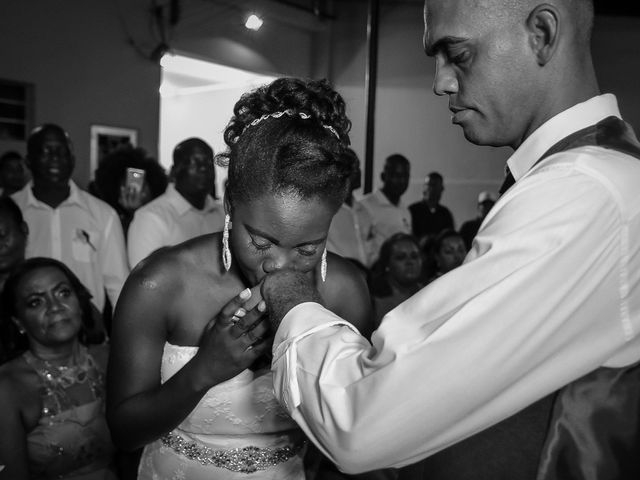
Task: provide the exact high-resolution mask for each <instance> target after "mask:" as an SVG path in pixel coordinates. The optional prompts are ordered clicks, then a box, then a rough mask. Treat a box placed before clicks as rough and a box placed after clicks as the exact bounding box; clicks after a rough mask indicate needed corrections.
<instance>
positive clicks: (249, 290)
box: [240, 288, 251, 300]
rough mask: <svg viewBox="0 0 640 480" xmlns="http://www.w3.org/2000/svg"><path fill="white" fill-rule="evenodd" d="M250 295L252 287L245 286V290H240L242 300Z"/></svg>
mask: <svg viewBox="0 0 640 480" xmlns="http://www.w3.org/2000/svg"><path fill="white" fill-rule="evenodd" d="M249 297H251V289H250V288H245V289H244V290H243V291H241V292H240V298H241V299H242V300H246V299H247V298H249Z"/></svg>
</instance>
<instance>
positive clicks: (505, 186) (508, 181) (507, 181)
mask: <svg viewBox="0 0 640 480" xmlns="http://www.w3.org/2000/svg"><path fill="white" fill-rule="evenodd" d="M504 174H505V175H504V181H503V182H502V186H501V187H500V190H499V193H500V195H502V194H503V193H504V192H506V191H507V190H509V187H511V185H513V184H514V183H516V179H515V178H513V174H512V173H511V170H510V169H509V166H508V165H505V167H504Z"/></svg>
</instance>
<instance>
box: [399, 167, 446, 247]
mask: <svg viewBox="0 0 640 480" xmlns="http://www.w3.org/2000/svg"><path fill="white" fill-rule="evenodd" d="M442 192H444V179H443V178H442V175H441V174H440V173H438V172H431V173H430V174H429V175H427V177H426V178H425V179H424V188H423V190H422V199H421V200H420V201H419V202H415V203H412V204H411V205H409V211H410V212H411V225H412V226H413V235H414V236H415V237H416V238H417V239H419V240H421V239H423V238H424V237H428V238H433V237H435V236H436V235H438V234H439V233H440V232H441V231H443V230H447V229H453V228H454V223H453V215H452V214H451V211H449V209H448V208H447V207H445V206H444V205H442V204H441V203H440V200H441V199H442Z"/></svg>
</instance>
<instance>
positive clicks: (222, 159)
mask: <svg viewBox="0 0 640 480" xmlns="http://www.w3.org/2000/svg"><path fill="white" fill-rule="evenodd" d="M345 109H346V107H345V102H344V100H343V99H342V97H341V96H340V94H339V93H338V92H336V91H335V90H334V89H333V88H332V87H331V86H330V85H329V83H328V82H327V81H326V80H304V79H299V78H279V79H277V80H275V81H273V82H272V83H270V84H267V85H264V86H261V87H259V88H257V89H255V90H253V91H251V92H248V93H245V94H244V95H242V97H241V98H240V100H239V101H238V102H237V103H236V105H235V107H234V115H233V117H232V118H231V120H230V122H229V124H228V125H227V127H226V129H225V132H224V139H225V143H226V144H227V147H228V149H227V151H225V152H223V153H220V154H218V155H217V156H216V160H217V162H218V163H219V164H220V165H224V166H228V167H229V172H228V182H227V197H228V199H229V201H230V202H231V204H232V205H233V203H235V202H250V201H252V200H255V199H257V198H259V197H261V196H262V195H265V194H284V193H287V194H295V195H298V196H299V197H300V198H303V199H307V198H311V197H318V198H320V199H322V200H324V201H327V202H329V203H331V204H334V205H335V208H336V209H337V208H338V206H339V205H340V204H341V203H342V201H343V200H344V198H345V195H346V193H347V190H348V180H349V175H350V174H351V171H352V169H353V166H352V165H350V164H349V162H346V161H345V160H344V158H343V155H342V153H343V151H344V149H345V148H347V147H348V145H349V129H350V128H351V122H350V121H349V119H348V118H347V116H346V113H345Z"/></svg>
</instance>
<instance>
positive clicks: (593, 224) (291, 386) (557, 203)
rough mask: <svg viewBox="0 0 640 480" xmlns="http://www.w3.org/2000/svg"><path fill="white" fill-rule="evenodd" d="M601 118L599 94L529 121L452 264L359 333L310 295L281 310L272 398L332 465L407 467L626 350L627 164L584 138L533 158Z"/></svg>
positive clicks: (632, 346)
mask: <svg viewBox="0 0 640 480" xmlns="http://www.w3.org/2000/svg"><path fill="white" fill-rule="evenodd" d="M610 115H616V116H619V115H620V114H619V111H618V107H617V103H616V100H615V97H614V96H612V95H602V96H599V97H594V98H592V99H590V100H588V101H586V102H584V103H581V104H578V105H575V106H574V107H572V108H570V109H568V110H566V111H564V112H562V113H560V114H558V115H557V116H555V117H553V118H551V119H550V120H549V121H547V122H546V123H545V124H543V125H542V126H541V127H540V128H538V129H537V130H536V131H535V132H534V133H533V134H532V135H531V136H530V137H529V138H528V139H527V140H526V141H525V142H524V143H523V144H522V145H521V146H520V148H518V150H517V151H515V152H514V154H513V156H512V157H511V158H510V159H509V161H508V163H509V167H510V168H511V171H512V172H513V174H514V176H515V179H516V183H515V185H514V186H513V187H511V189H509V190H508V191H507V192H506V193H505V194H504V195H503V196H502V197H501V198H500V199H499V200H498V202H497V203H496V205H495V206H494V207H493V209H492V210H491V212H490V213H489V215H488V216H487V217H486V219H485V220H484V222H483V224H482V226H481V228H480V231H479V232H478V236H477V237H476V240H475V241H474V244H473V247H472V250H471V252H470V253H469V255H468V256H467V258H466V260H465V263H464V264H463V265H462V266H461V267H459V268H458V269H456V270H453V271H451V272H449V273H447V274H445V275H443V276H442V277H440V278H438V279H437V280H435V281H434V282H433V283H431V284H429V285H428V286H427V287H425V288H424V289H423V290H421V291H420V292H418V293H417V294H416V295H415V296H413V297H412V298H410V299H409V300H407V301H406V302H404V303H402V304H401V305H399V306H398V307H397V308H395V309H394V310H392V311H391V312H389V314H387V315H386V316H385V318H384V319H383V321H382V324H381V326H380V328H379V329H378V330H377V331H376V332H374V334H373V336H372V345H370V344H368V343H367V341H366V340H365V339H364V338H362V337H361V336H360V335H358V334H357V332H356V331H354V330H353V329H351V328H349V325H347V324H345V322H344V321H343V320H342V319H340V318H338V317H337V316H336V315H334V314H333V313H331V312H329V311H328V310H326V309H324V308H323V307H321V306H320V305H318V304H316V303H304V304H301V305H298V306H296V307H295V308H293V309H292V310H291V311H290V312H289V313H288V314H287V315H286V316H285V318H284V319H283V321H282V323H281V325H280V327H279V329H278V331H277V334H276V338H275V342H274V346H273V349H274V361H273V370H274V374H275V376H274V386H275V392H276V396H277V397H278V398H279V399H280V400H281V402H283V404H284V405H285V406H286V407H287V408H288V410H289V412H290V413H291V415H292V417H293V418H294V420H296V422H297V423H298V424H300V425H301V427H302V428H303V429H304V431H305V432H306V433H307V435H308V436H309V437H310V438H311V439H313V440H314V442H315V443H317V444H319V446H320V448H321V449H322V451H323V452H324V453H325V454H327V455H328V456H329V458H331V459H332V460H333V461H334V462H336V463H337V464H338V465H339V466H340V467H341V468H342V469H344V470H345V471H347V472H359V471H366V470H371V469H376V468H381V467H388V466H395V467H398V466H402V465H406V464H410V463H414V462H416V461H418V460H420V459H422V458H424V457H426V456H429V455H431V454H433V453H435V452H437V451H439V450H441V449H443V448H445V447H447V446H449V445H451V444H453V443H456V442H458V441H461V440H463V439H465V438H466V437H468V436H470V435H472V434H474V433H477V432H479V431H481V430H484V429H486V428H488V427H489V426H491V425H493V424H495V423H497V422H499V421H501V420H503V419H505V418H507V417H508V416H510V415H512V414H514V413H516V412H518V411H520V410H521V409H523V408H524V407H526V406H527V405H529V404H531V403H533V402H534V401H535V400H537V399H539V398H542V397H543V396H545V395H547V394H549V393H551V392H553V391H555V390H557V389H558V388H560V387H562V386H564V385H566V384H567V383H569V382H571V381H573V380H575V379H577V378H579V377H581V376H583V375H585V374H587V373H588V372H591V371H593V370H594V369H596V368H598V367H601V366H607V367H621V366H626V365H630V364H632V363H635V362H636V361H638V359H640V335H639V332H640V242H639V241H638V239H639V238H640V188H639V187H638V185H640V161H639V160H638V159H636V158H633V157H631V156H627V155H624V154H622V153H619V152H616V151H613V150H606V149H604V148H600V147H592V146H586V147H581V148H578V149H575V150H571V151H567V152H561V153H558V154H555V155H552V156H550V157H548V158H546V159H545V160H544V161H542V162H540V163H538V164H536V165H535V166H534V164H535V162H536V161H537V160H538V159H539V158H540V157H541V156H542V154H543V153H545V152H546V150H547V149H548V148H549V147H551V146H552V145H553V144H555V143H556V142H557V141H558V140H560V139H562V138H564V137H565V136H567V135H569V134H571V133H573V132H575V131H577V130H580V129H582V128H584V127H587V126H589V125H592V124H594V123H597V122H598V121H600V120H602V119H603V118H605V117H607V116H610ZM345 327H347V328H345Z"/></svg>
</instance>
